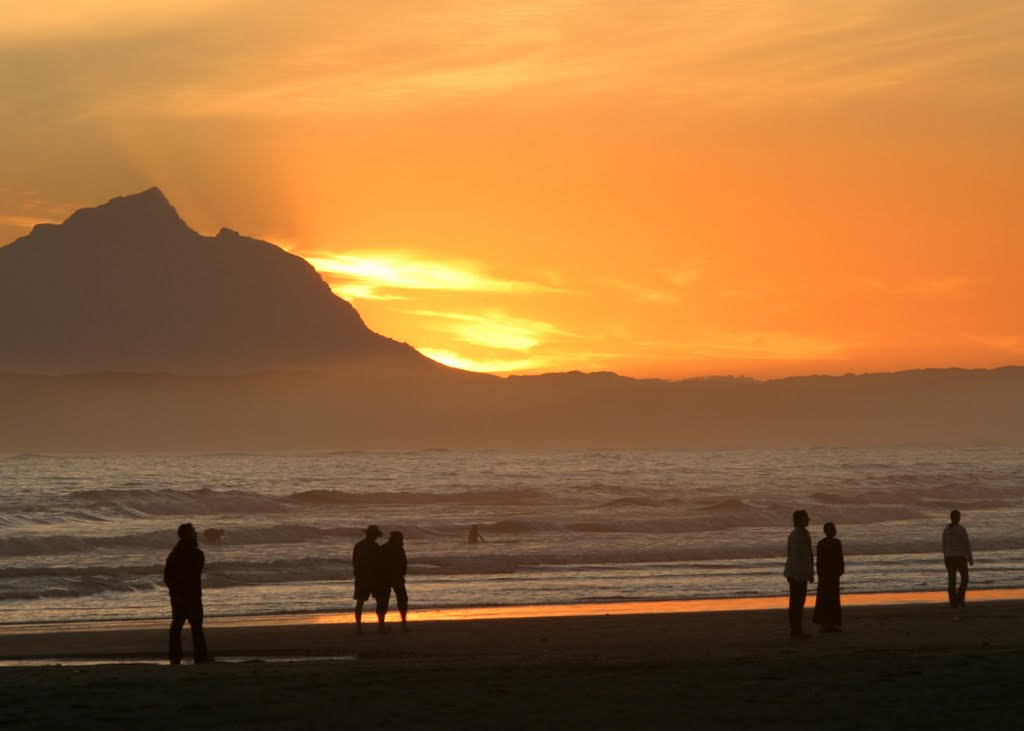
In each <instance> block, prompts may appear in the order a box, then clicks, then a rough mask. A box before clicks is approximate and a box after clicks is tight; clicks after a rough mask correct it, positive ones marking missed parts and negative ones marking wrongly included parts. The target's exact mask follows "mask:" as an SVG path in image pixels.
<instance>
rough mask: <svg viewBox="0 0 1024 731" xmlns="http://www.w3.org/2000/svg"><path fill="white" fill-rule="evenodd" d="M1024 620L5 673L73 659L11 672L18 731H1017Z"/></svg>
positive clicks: (626, 630) (632, 632)
mask: <svg viewBox="0 0 1024 731" xmlns="http://www.w3.org/2000/svg"><path fill="white" fill-rule="evenodd" d="M1022 614H1024V602H1022V601H1020V600H1013V601H979V602H972V604H971V606H970V607H969V608H967V609H961V610H953V609H950V608H949V607H948V606H946V605H944V604H941V603H934V602H933V603H929V604H894V605H884V606H849V607H847V608H845V631H844V632H843V633H841V634H815V635H814V636H813V637H811V638H810V639H806V640H791V639H790V638H789V636H788V628H787V624H786V613H785V610H784V609H782V608H775V609H762V610H746V611H724V612H682V613H652V614H626V615H615V614H607V615H594V616H557V617H526V618H504V619H477V620H467V619H463V620H449V621H440V620H427V621H417V622H414V623H413V624H412V625H411V631H409V632H402V631H400V629H399V628H398V627H397V625H392V626H391V632H389V633H387V634H377V633H376V632H373V631H372V627H368V628H367V629H368V630H370V631H368V632H367V633H366V634H363V635H356V634H355V631H354V627H353V626H352V625H351V624H333V623H327V622H324V623H320V624H302V623H296V624H285V625H270V624H266V625H258V626H244V624H242V625H234V626H218V625H217V623H216V622H215V621H211V622H210V623H209V626H208V628H207V635H208V641H209V644H210V647H211V650H212V651H213V653H214V655H215V656H217V657H218V658H220V661H219V662H217V663H213V664H209V665H188V664H186V665H183V666H180V667H169V666H167V665H166V664H165V662H163V659H162V658H163V648H164V647H165V644H166V631H165V629H163V628H161V627H119V628H110V629H95V630H89V631H77V632H27V633H23V634H4V635H0V660H6V661H11V660H13V659H21V660H22V661H26V660H28V659H33V660H31V661H32V662H39V659H40V658H63V662H64V663H65V664H63V665H43V666H38V665H13V666H7V667H0V725H2V726H7V727H10V728H27V729H34V728H39V729H42V728H55V727H78V728H111V727H120V728H153V729H157V728H224V727H229V728H234V727H244V728H267V729H269V728H331V729H336V728H341V727H346V726H350V725H357V724H372V725H378V724H384V725H386V726H393V727H396V728H426V729H431V728H438V729H440V728H445V729H451V728H454V727H469V726H473V727H475V728H477V729H521V728H525V727H534V728H552V729H553V728H559V729H567V728H568V729H575V728H580V729H605V728H631V729H632V728H645V727H646V728H673V729H678V728H752V727H757V728H769V729H770V728H787V729H792V728H794V727H798V726H800V725H813V726H819V727H828V728H831V729H837V728H838V729H847V728H849V729H853V728H872V727H873V728H932V729H934V728H965V727H987V728H988V729H1001V728H1007V729H1009V728H1013V729H1016V728H1018V727H1019V723H1020V718H1021V717H1024V694H1021V693H1020V692H1019V690H1018V685H1019V682H1020V678H1021V677H1024V622H1022V621H1021V619H1022ZM806 616H807V617H808V620H809V617H810V609H809V608H808V610H807V613H806ZM808 629H813V626H812V625H810V624H809V622H808ZM186 634H187V633H186ZM188 641H189V638H188V637H186V638H185V643H186V644H185V646H186V655H187V654H188V648H189V644H188ZM69 660H78V661H86V662H90V663H91V662H95V661H97V660H101V661H102V663H101V664H87V665H76V664H66V663H68V661H69Z"/></svg>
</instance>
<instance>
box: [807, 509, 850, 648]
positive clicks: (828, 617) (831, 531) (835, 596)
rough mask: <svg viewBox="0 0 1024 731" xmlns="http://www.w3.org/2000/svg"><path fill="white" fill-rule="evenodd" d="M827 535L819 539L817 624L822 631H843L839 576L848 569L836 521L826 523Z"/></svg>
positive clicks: (815, 612) (815, 615)
mask: <svg viewBox="0 0 1024 731" xmlns="http://www.w3.org/2000/svg"><path fill="white" fill-rule="evenodd" d="M824 530H825V537H824V538H822V539H821V540H820V541H818V594H817V596H816V597H815V598H814V615H813V617H812V619H813V621H814V623H815V624H817V625H820V626H821V631H822V632H842V631H843V630H842V629H841V627H842V624H843V608H842V606H840V604H839V577H840V576H842V575H843V573H844V572H845V571H846V562H845V561H844V560H843V543H842V541H840V540H839V539H838V538H836V526H835V523H825V526H824Z"/></svg>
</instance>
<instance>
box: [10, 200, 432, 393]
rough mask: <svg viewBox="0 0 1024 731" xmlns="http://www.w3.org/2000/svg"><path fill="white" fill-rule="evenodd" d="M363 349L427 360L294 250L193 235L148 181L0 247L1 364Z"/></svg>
mask: <svg viewBox="0 0 1024 731" xmlns="http://www.w3.org/2000/svg"><path fill="white" fill-rule="evenodd" d="M357 361H376V362H381V363H387V364H395V365H404V366H408V367H413V368H437V367H439V366H437V365H436V364H435V363H433V361H429V360H428V359H426V358H425V357H423V356H422V355H420V354H419V353H418V352H416V351H415V350H414V349H413V348H411V347H410V346H408V345H405V344H402V343H398V342H395V341H393V340H390V339H388V338H386V337H383V336H381V335H378V334H376V333H374V332H372V331H370V330H369V329H368V328H367V327H366V325H365V324H364V323H363V321H362V319H361V318H360V316H359V314H358V313H357V312H356V310H355V309H354V308H353V307H352V305H350V304H349V303H348V302H346V301H344V300H342V299H340V298H339V297H337V296H335V295H334V294H333V293H332V292H331V290H330V288H329V287H328V286H327V284H326V283H325V282H324V281H323V280H322V279H321V278H320V276H319V275H318V274H317V272H316V271H315V270H314V269H313V267H311V266H310V265H309V264H308V263H307V262H306V261H305V260H303V259H301V258H300V257H297V256H294V255H292V254H289V253H287V252H285V251H283V250H282V249H280V248H278V247H276V246H273V245H272V244H269V243H266V242H264V241H258V240H256V239H251V238H247V237H245V236H241V235H240V234H238V233H235V232H234V231H230V230H227V229H223V230H222V231H221V232H220V233H218V234H217V235H216V236H214V237H209V236H202V235H200V234H198V233H196V232H195V231H193V230H192V229H191V228H189V227H188V225H186V224H185V222H184V221H182V220H181V218H180V216H179V215H178V213H177V212H176V211H175V210H174V208H173V207H172V206H171V204H170V203H169V202H168V201H167V198H166V197H164V195H163V193H161V192H160V191H159V190H158V189H157V188H151V189H149V190H147V191H144V192H142V193H139V194H137V195H129V196H125V197H121V198H114V199H113V200H111V201H109V202H108V203H106V204H104V205H101V206H99V207H97V208H87V209H83V210H80V211H78V212H76V213H74V214H73V215H72V216H71V217H70V218H68V219H67V220H66V221H65V222H64V223H62V224H59V225H53V224H41V225H38V226H36V227H35V228H34V229H33V230H32V232H31V233H30V234H28V235H27V236H25V237H23V238H21V239H18V240H17V241H14V242H13V243H11V244H9V245H7V246H4V247H0V371H20V372H36V373H40V372H41V373H79V372H91V371H122V372H123V371H138V372H172V373H211V372H223V373H238V372H252V371H260V370H273V369H287V368H296V367H299V368H308V367H319V366H325V365H335V364H338V363H351V362H357Z"/></svg>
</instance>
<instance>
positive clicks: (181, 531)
mask: <svg viewBox="0 0 1024 731" xmlns="http://www.w3.org/2000/svg"><path fill="white" fill-rule="evenodd" d="M178 538H180V539H181V540H183V541H195V540H197V539H196V529H195V527H194V526H193V525H192V524H191V523H182V524H181V525H179V526H178Z"/></svg>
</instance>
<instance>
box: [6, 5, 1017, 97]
mask: <svg viewBox="0 0 1024 731" xmlns="http://www.w3.org/2000/svg"><path fill="white" fill-rule="evenodd" d="M57 4H60V5H62V8H63V9H62V11H61V12H55V11H53V9H52V8H47V10H48V11H49V12H44V11H39V10H33V11H31V13H30V14H29V15H30V17H29V18H27V19H25V18H21V20H19V21H18V22H19V23H20V26H21V29H20V30H15V31H11V30H8V31H7V33H9V34H17V33H21V34H25V33H29V32H30V31H31V29H32V28H37V27H44V28H49V27H52V26H54V25H59V27H65V26H66V27H68V28H70V27H73V26H74V25H75V24H76V23H81V22H83V20H85V19H88V20H89V21H90V22H88V23H87V24H86V25H87V26H88V27H97V26H102V25H104V22H103V21H104V20H105V19H108V20H107V23H106V24H108V25H118V24H126V23H136V24H139V23H146V24H152V23H154V22H171V21H173V20H175V19H178V18H182V17H184V18H188V17H193V16H195V15H197V14H199V13H201V12H209V10H208V9H207V8H205V5H206V4H207V3H205V1H204V0H190V1H189V2H187V3H184V5H185V7H184V8H180V7H178V6H179V5H181V3H178V4H175V10H174V11H173V12H172V11H170V10H161V11H155V10H147V11H145V12H142V11H141V10H135V9H133V11H132V12H131V13H123V12H122V13H121V15H123V16H124V17H126V18H132V19H133V20H131V21H129V20H124V19H119V20H118V22H117V23H113V22H112V21H110V20H109V18H111V17H114V13H113V11H110V10H104V8H106V7H107V6H111V7H117V6H121V9H122V10H123V7H124V6H125V5H127V4H128V3H127V2H124V3H117V2H102V1H101V0H89V1H88V2H86V1H85V0H83V2H82V3H81V4H82V5H84V6H85V7H86V9H85V10H82V9H79V10H77V12H75V13H74V14H73V15H72V20H70V21H67V22H65V21H60V22H59V23H58V21H56V20H53V18H58V17H66V16H67V15H68V10H67V7H66V6H67V5H68V4H67V3H61V2H59V0H48V1H47V2H45V3H43V7H44V8H45V7H46V6H52V5H57ZM231 4H232V3H231V2H230V0H220V2H219V3H217V4H216V5H218V6H222V7H221V8H220V9H223V8H224V7H227V6H230V5H231ZM74 5H75V6H76V7H77V6H78V5H79V3H75V4H74ZM132 5H133V8H134V6H137V5H138V3H132ZM270 5H273V3H270ZM33 7H35V6H33ZM146 7H147V8H149V5H147V6H146ZM152 7H153V8H156V7H157V6H156V5H153V6H152ZM168 7H170V6H168ZM289 7H290V8H291V7H303V8H305V9H306V11H307V13H308V14H309V15H308V17H322V18H323V21H324V22H321V23H319V24H311V23H308V22H306V23H303V22H300V21H298V20H295V19H290V20H289V21H286V22H282V23H281V24H280V26H281V27H280V28H278V29H276V32H275V34H274V35H273V36H272V38H273V41H272V42H271V43H268V44H266V45H265V47H263V48H262V49H261V54H260V56H259V57H254V55H253V54H252V49H251V46H250V44H249V43H242V42H239V40H238V39H239V38H246V37H247V36H250V37H252V36H254V37H262V36H263V35H264V34H265V32H266V31H267V29H266V28H265V27H263V24H265V21H264V20H261V14H260V13H246V15H244V16H242V15H238V16H232V20H233V21H234V22H235V23H236V24H237V25H238V27H239V32H236V33H231V34H225V35H224V37H223V42H222V43H219V44H216V45H214V44H212V43H211V42H210V40H209V39H208V38H205V37H204V38H203V43H202V46H203V47H204V48H208V49H209V48H211V47H212V48H213V49H215V50H212V51H211V55H210V56H209V57H207V58H206V59H205V61H202V62H201V63H200V65H197V66H195V67H194V68H193V69H192V71H191V72H189V73H186V74H185V75H182V73H181V71H180V70H178V69H177V68H166V69H164V71H165V73H166V75H167V77H168V78H167V79H166V83H163V84H148V83H147V84H137V85H130V86H126V87H124V89H125V90H126V91H127V92H130V93H119V92H115V95H116V98H110V97H109V95H108V98H107V99H105V100H104V101H103V103H101V104H99V105H98V106H97V109H100V110H102V111H103V113H115V112H116V113H125V112H128V111H132V110H134V112H135V113H141V114H156V115H161V116H173V117H179V116H188V117H202V116H217V117H219V116H235V115H243V116H269V117H279V116H293V115H302V114H307V113H314V112H316V113H319V112H325V111H331V110H334V111H339V110H345V109H350V108H352V106H353V105H355V106H361V105H364V104H367V103H370V104H375V105H376V104H388V103H411V104H418V103H434V102H437V101H439V100H460V99H466V98H473V97H491V96H495V95H502V94H506V93H518V92H522V91H527V92H531V93H536V94H537V98H547V99H556V100H557V99H562V98H565V97H566V96H585V97H591V96H607V95H621V94H623V93H625V94H629V95H630V97H631V98H632V99H638V98H647V99H649V100H652V101H659V102H665V101H668V102H673V101H675V102H678V101H680V100H686V99H701V100H702V106H704V107H707V106H708V105H712V106H713V105H716V104H718V105H726V106H730V107H731V106H736V105H761V104H765V103H775V102H786V103H790V102H793V101H794V100H804V101H809V102H812V103H818V102H820V101H821V100H828V99H835V98H843V97H854V96H859V95H864V94H871V93H876V92H887V91H891V90H893V89H906V88H913V89H915V91H916V92H920V91H921V90H922V89H924V88H925V87H927V86H930V87H931V88H933V89H934V88H939V87H940V86H941V88H942V89H943V91H944V94H947V95H948V94H953V93H964V94H975V93H979V92H981V93H984V92H985V91H986V90H987V91H989V92H992V91H1005V90H1006V89H1008V88H1011V87H1014V88H1018V89H1019V88H1020V87H1021V84H1022V83H1024V82H1022V81H1021V79H1020V75H1019V74H1015V73H1014V70H1015V68H1016V66H1015V65H1014V63H1012V62H1011V60H1012V59H1014V58H1016V59H1017V60H1019V58H1020V55H1021V52H1022V43H1021V40H1020V34H1021V32H1022V31H1024V21H1022V19H1021V18H1022V16H1021V14H1020V12H1019V5H1018V4H1017V3H1016V2H1014V1H1013V0H992V1H991V2H985V3H962V4H960V5H958V6H956V7H953V6H950V5H948V4H944V5H935V4H934V3H920V4H916V5H915V4H914V3H910V4H905V3H895V2H892V1H891V0H865V1H864V2H861V3H858V4H856V5H849V4H846V5H836V4H834V3H810V2H806V0H773V1H770V2H758V3H733V4H724V3H721V2H717V1H713V0H705V1H703V2H692V3H685V4H684V3H678V2H672V1H669V0H666V1H664V2H650V3H643V4H636V3H632V2H629V3H626V2H609V3H587V2H580V1H579V0H526V1H524V2H517V3H508V2H490V1H487V0H475V1H472V2H470V1H468V0H436V1H435V2H421V3H399V4H396V5H392V4H390V3H387V4H384V3H379V4H372V3H338V2H334V3H324V2H322V1H321V0H296V2H293V3H290V4H289ZM274 10H275V11H277V12H280V8H275V9H274ZM6 15H7V16H8V17H14V18H19V17H20V16H22V15H24V11H23V10H22V9H21V6H19V12H17V13H14V12H12V13H7V14H6ZM140 16H141V17H140ZM300 17H302V16H301V15H300V14H298V13H296V14H295V18H300ZM243 30H244V31H246V32H242V31H243ZM173 42H174V43H176V44H178V43H180V38H176V37H175V38H173ZM175 58H176V57H175ZM155 62H159V63H164V62H163V61H160V60H159V59H157V60H156V61H155ZM193 63H195V61H193ZM153 70H154V71H158V70H159V69H158V68H154V69H153ZM228 72H230V73H228ZM954 74H956V83H955V84H954V83H951V79H952V78H953V76H954Z"/></svg>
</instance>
